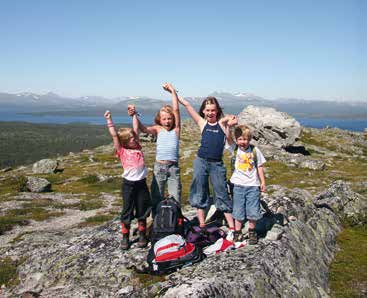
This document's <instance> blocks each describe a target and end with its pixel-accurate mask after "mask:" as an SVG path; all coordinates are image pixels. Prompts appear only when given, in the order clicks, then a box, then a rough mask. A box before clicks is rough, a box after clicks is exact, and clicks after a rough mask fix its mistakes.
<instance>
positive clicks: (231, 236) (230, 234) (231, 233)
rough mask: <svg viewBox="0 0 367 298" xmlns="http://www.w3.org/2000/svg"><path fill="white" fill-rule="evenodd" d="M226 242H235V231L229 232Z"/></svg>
mask: <svg viewBox="0 0 367 298" xmlns="http://www.w3.org/2000/svg"><path fill="white" fill-rule="evenodd" d="M226 240H228V241H231V242H233V240H234V231H232V230H229V231H228V234H227V237H226Z"/></svg>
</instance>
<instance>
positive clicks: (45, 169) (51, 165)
mask: <svg viewBox="0 0 367 298" xmlns="http://www.w3.org/2000/svg"><path fill="white" fill-rule="evenodd" d="M58 165H59V164H58V162H57V160H53V159H41V160H39V161H37V162H36V163H34V164H33V167H32V171H33V173H35V174H51V173H55V172H56V170H57V167H58Z"/></svg>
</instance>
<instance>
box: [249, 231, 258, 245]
mask: <svg viewBox="0 0 367 298" xmlns="http://www.w3.org/2000/svg"><path fill="white" fill-rule="evenodd" d="M248 244H250V245H256V244H257V233H256V231H255V230H248Z"/></svg>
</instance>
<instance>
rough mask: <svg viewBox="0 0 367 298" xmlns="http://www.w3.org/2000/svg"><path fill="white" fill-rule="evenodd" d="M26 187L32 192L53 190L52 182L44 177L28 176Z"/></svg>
mask: <svg viewBox="0 0 367 298" xmlns="http://www.w3.org/2000/svg"><path fill="white" fill-rule="evenodd" d="M26 188H27V190H28V191H30V192H48V191H51V183H50V182H49V181H48V180H47V179H44V178H37V177H32V176H30V177H27V183H26Z"/></svg>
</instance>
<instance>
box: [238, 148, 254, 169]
mask: <svg viewBox="0 0 367 298" xmlns="http://www.w3.org/2000/svg"><path fill="white" fill-rule="evenodd" d="M253 164H254V158H253V154H252V153H241V154H238V156H237V163H236V169H237V170H240V171H244V172H246V171H252V169H253V168H254V166H253Z"/></svg>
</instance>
